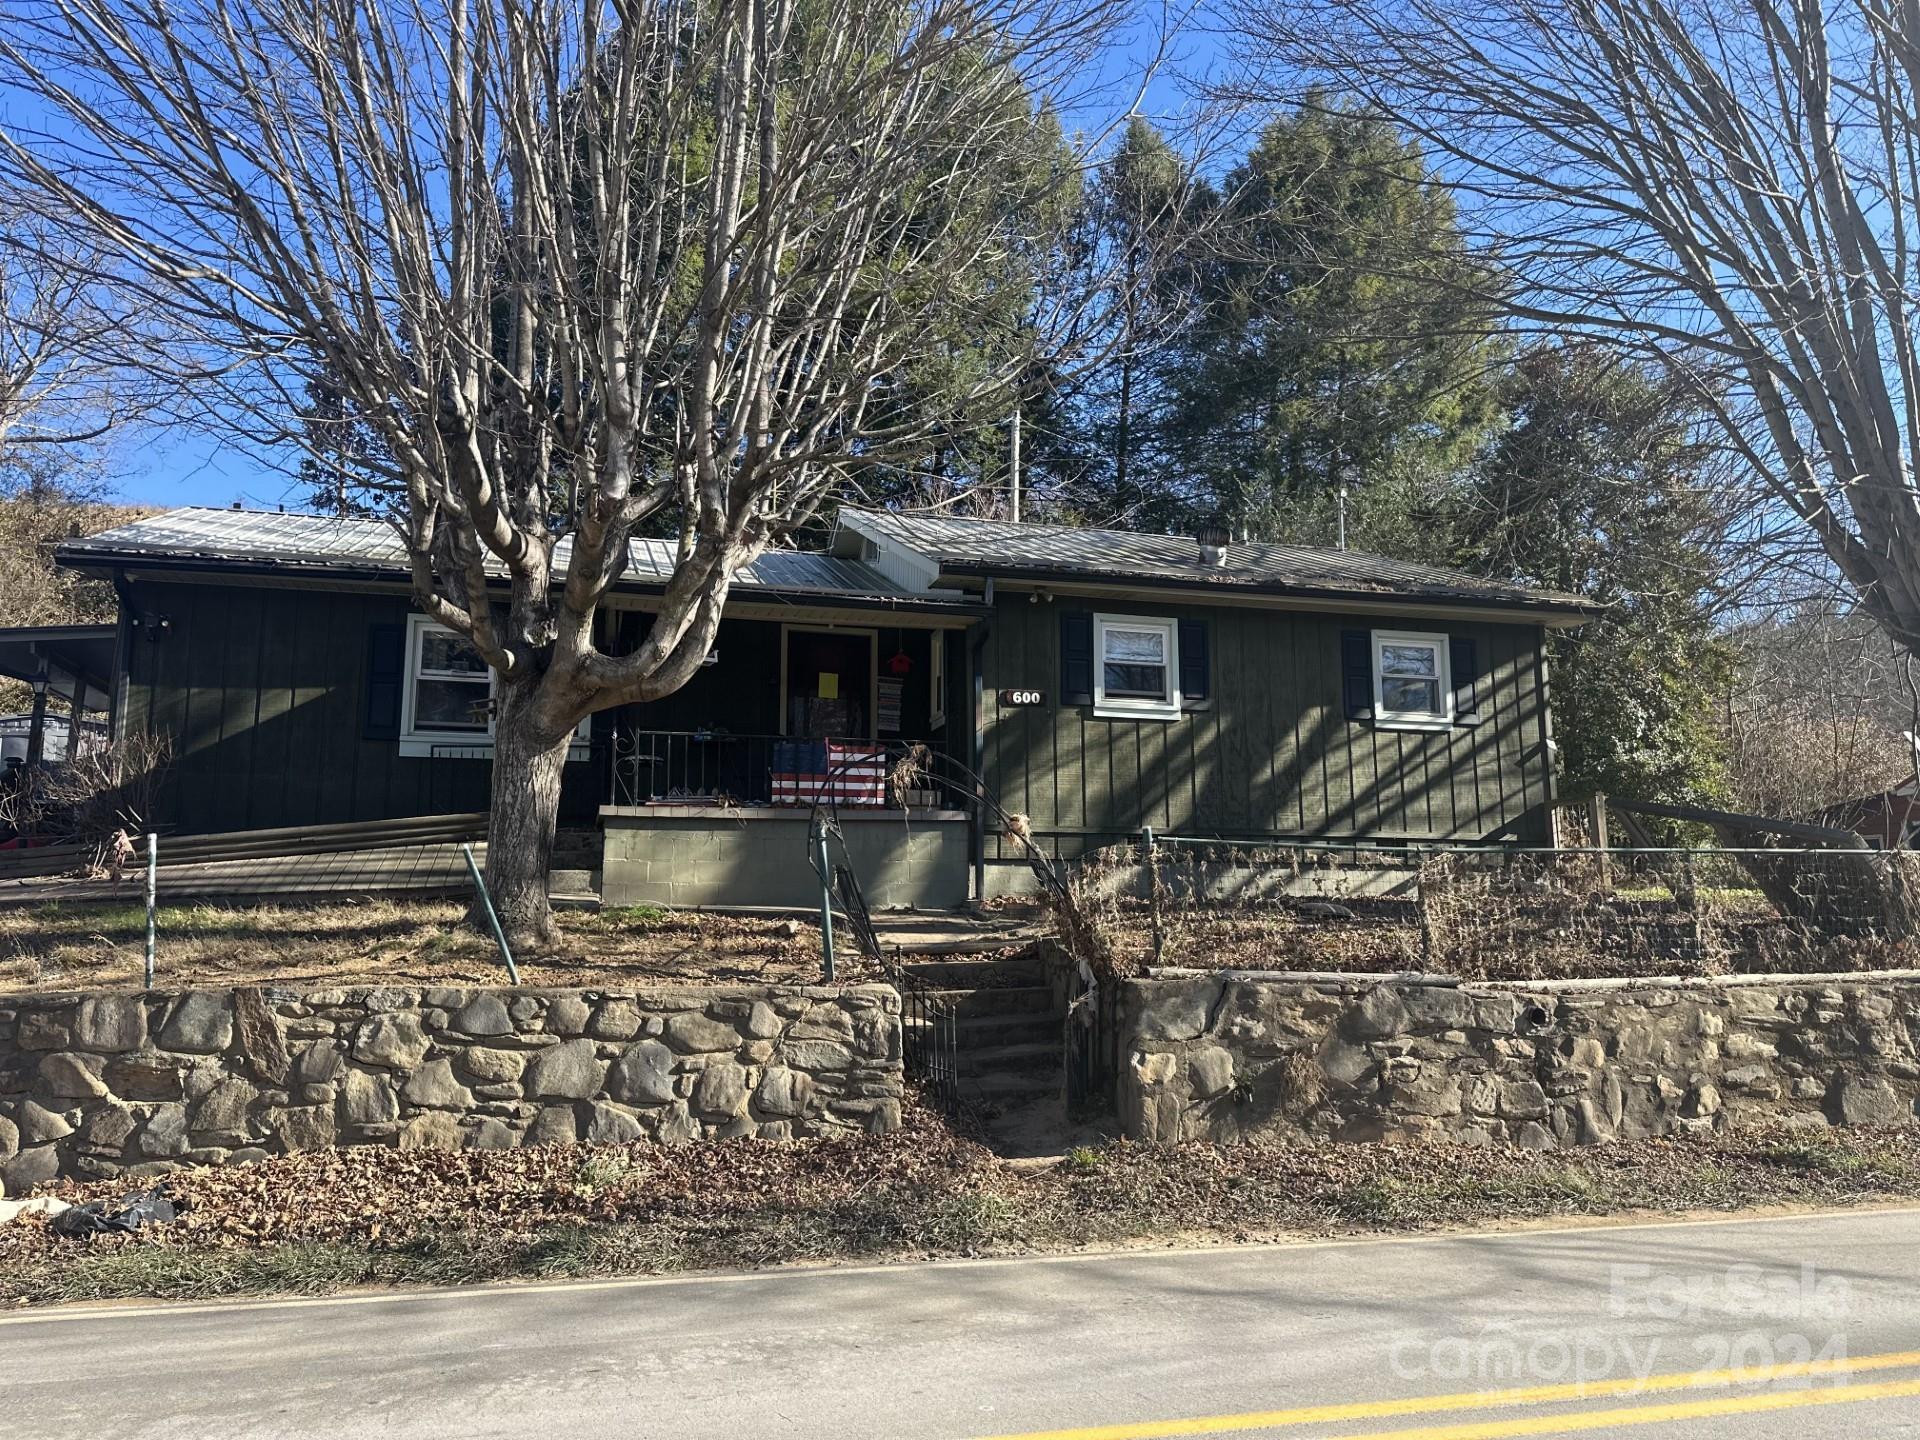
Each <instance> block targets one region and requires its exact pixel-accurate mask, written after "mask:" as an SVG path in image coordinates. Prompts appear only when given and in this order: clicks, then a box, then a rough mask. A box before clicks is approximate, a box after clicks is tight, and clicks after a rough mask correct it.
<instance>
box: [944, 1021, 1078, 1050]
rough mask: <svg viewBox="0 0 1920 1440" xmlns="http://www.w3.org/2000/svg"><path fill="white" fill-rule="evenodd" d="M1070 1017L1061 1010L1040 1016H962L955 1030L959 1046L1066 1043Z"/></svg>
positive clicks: (966, 1047)
mask: <svg viewBox="0 0 1920 1440" xmlns="http://www.w3.org/2000/svg"><path fill="white" fill-rule="evenodd" d="M1066 1023H1067V1017H1066V1016H1065V1015H1064V1014H1060V1013H1058V1012H1048V1013H1046V1014H1041V1015H963V1016H961V1017H960V1021H959V1024H958V1025H957V1027H956V1029H957V1031H958V1034H957V1036H956V1039H957V1040H958V1042H959V1046H960V1049H961V1050H962V1051H966V1050H982V1049H993V1048H995V1047H997V1046H1001V1045H1026V1044H1035V1045H1042V1044H1052V1045H1055V1046H1059V1045H1062V1044H1064V1043H1065V1042H1064V1041H1063V1040H1062V1038H1061V1037H1062V1036H1063V1035H1064V1034H1065V1031H1066Z"/></svg>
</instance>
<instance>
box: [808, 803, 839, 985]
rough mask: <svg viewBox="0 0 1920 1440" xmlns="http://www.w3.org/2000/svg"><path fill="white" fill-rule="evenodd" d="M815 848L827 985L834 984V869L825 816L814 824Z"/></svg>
mask: <svg viewBox="0 0 1920 1440" xmlns="http://www.w3.org/2000/svg"><path fill="white" fill-rule="evenodd" d="M813 847H814V851H813V853H814V859H815V865H816V868H817V869H818V870H819V871H820V961H821V963H822V964H823V965H824V966H825V967H826V973H827V983H828V984H829V985H831V984H832V983H833V979H834V975H833V869H832V867H831V865H829V864H828V862H827V822H826V819H825V817H824V816H821V817H817V818H816V819H815V820H814V822H813Z"/></svg>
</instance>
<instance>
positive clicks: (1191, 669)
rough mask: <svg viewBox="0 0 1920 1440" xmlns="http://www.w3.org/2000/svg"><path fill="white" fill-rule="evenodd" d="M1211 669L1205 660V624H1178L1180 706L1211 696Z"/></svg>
mask: <svg viewBox="0 0 1920 1440" xmlns="http://www.w3.org/2000/svg"><path fill="white" fill-rule="evenodd" d="M1212 674H1213V667H1212V665H1211V664H1210V662H1209V660H1208V658H1207V622H1206V621H1204V620H1182V621H1181V622H1180V700H1181V703H1182V704H1186V703H1189V702H1191V701H1194V700H1206V699H1209V698H1210V697H1211V696H1212V695H1213V687H1212V685H1211V684H1210V683H1209V682H1210V681H1211V679H1212Z"/></svg>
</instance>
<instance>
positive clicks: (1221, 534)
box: [1193, 520, 1233, 569]
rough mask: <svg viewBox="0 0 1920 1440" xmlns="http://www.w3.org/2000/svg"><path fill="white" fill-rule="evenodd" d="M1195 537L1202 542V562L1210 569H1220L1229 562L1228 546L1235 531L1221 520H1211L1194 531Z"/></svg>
mask: <svg viewBox="0 0 1920 1440" xmlns="http://www.w3.org/2000/svg"><path fill="white" fill-rule="evenodd" d="M1193 538H1194V539H1195V540H1197V541H1198V542H1199V544H1200V563H1201V564H1202V565H1205V566H1207V567H1208V568H1209V569H1218V568H1219V567H1220V566H1222V565H1224V564H1226V563H1227V546H1228V544H1230V543H1231V542H1232V540H1233V532H1232V531H1231V530H1229V529H1227V527H1226V526H1225V525H1223V524H1221V523H1220V522H1219V521H1217V520H1214V521H1210V522H1208V523H1207V524H1205V525H1202V526H1201V527H1200V528H1199V529H1198V530H1196V531H1195V532H1194V536H1193Z"/></svg>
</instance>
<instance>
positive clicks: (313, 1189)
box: [0, 1109, 1920, 1306]
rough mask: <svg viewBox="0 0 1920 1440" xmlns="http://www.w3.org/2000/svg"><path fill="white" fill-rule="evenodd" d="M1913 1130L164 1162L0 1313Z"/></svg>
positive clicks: (1054, 1222)
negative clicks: (1518, 1146)
mask: <svg viewBox="0 0 1920 1440" xmlns="http://www.w3.org/2000/svg"><path fill="white" fill-rule="evenodd" d="M1915 1138H1916V1135H1915V1132H1914V1131H1913V1130H1910V1129H1900V1130H1879V1131H1864V1130H1858V1131H1847V1132H1833V1133H1821V1134H1817V1135H1809V1134H1806V1133H1805V1132H1796V1131H1773V1132H1761V1133H1753V1134H1745V1135H1731V1136H1722V1137H1714V1138H1702V1139H1672V1140H1645V1141H1636V1142H1632V1143H1627V1144H1619V1145H1610V1146H1596V1147H1592V1148H1589V1149H1582V1150H1571V1151H1559V1152H1549V1153H1545V1154H1540V1153H1534V1152H1531V1151H1522V1150H1505V1149H1471V1148H1466V1147H1460V1146H1444V1145H1407V1146H1390V1145H1341V1144H1335V1143H1331V1142H1289V1143H1287V1144H1285V1145H1275V1146H1254V1145H1245V1146H1217V1145H1203V1144H1191V1145H1180V1146H1174V1147H1167V1148H1158V1147H1151V1146H1141V1145H1130V1144H1126V1143H1124V1142H1116V1143H1113V1144H1109V1145H1101V1146H1083V1147H1080V1148H1079V1149H1076V1150H1074V1151H1072V1152H1071V1153H1069V1154H1068V1155H1067V1156H1065V1157H1063V1158H1062V1159H1061V1161H1060V1162H1058V1163H1056V1164H1054V1165H1053V1166H1051V1167H1050V1168H1046V1169H1040V1170H1035V1169H1032V1168H1026V1167H1020V1168H1016V1167H1013V1166H1009V1165H1007V1164H1004V1163H1002V1162H1000V1161H998V1160H996V1159H995V1158H994V1157H993V1155H992V1154H991V1153H990V1152H988V1151H987V1150H986V1149H985V1148H984V1147H982V1146H981V1145H979V1144H977V1143H975V1142H973V1141H971V1140H969V1139H967V1138H966V1137H964V1136H960V1135H957V1134H955V1133H954V1132H953V1131H952V1130H950V1129H949V1128H948V1127H947V1126H946V1125H944V1124H943V1123H942V1122H941V1121H940V1120H939V1118H938V1117H936V1116H934V1115H931V1114H929V1113H928V1112H927V1111H925V1110H915V1109H910V1110H909V1111H908V1114H907V1125H906V1127H905V1128H904V1129H902V1130H900V1131H899V1132H896V1133H895V1134H893V1135H889V1136H884V1137H878V1138H859V1139H845V1140H810V1141H795V1142H791V1143H772V1142H765V1141H720V1142H713V1143H710V1144H703V1145H694V1146H683V1147H679V1148H661V1147H658V1146H652V1145H646V1144H633V1145H626V1146H616V1147H600V1148H595V1149H589V1148H582V1147H571V1146H562V1147H555V1148H551V1149H545V1150H523V1151H465V1152H459V1153H448V1152H436V1151H393V1150H380V1149H372V1148H367V1149H360V1150H350V1151H325V1152H318V1153H310V1154H303V1155H289V1156H282V1157H277V1158H274V1159H271V1160H267V1161H263V1162H262V1163H260V1164H259V1165H255V1166H250V1167H242V1168H230V1169H225V1170H188V1171H181V1172H178V1173H176V1174H175V1175H173V1176H170V1177H169V1179H168V1184H169V1186H170V1188H171V1190H172V1191H173V1193H174V1195H175V1197H176V1199H177V1200H178V1201H180V1202H181V1203H182V1204H183V1205H184V1206H185V1207H186V1208H185V1210H184V1218H183V1219H182V1220H181V1221H180V1222H178V1223H176V1224H174V1225H171V1226H166V1227H162V1228H157V1229H153V1230H147V1231H142V1232H139V1233H138V1234H136V1235H133V1236H127V1237H103V1238H101V1239H97V1240H94V1241H91V1242H80V1241H63V1240H60V1239H58V1238H57V1237H55V1236H53V1235H51V1234H50V1233H48V1231H47V1229H46V1227H45V1224H44V1222H42V1221H40V1220H38V1219H37V1218H33V1219H27V1220H22V1221H20V1222H17V1223H16V1224H13V1225H9V1226H5V1227H0V1306H4V1305H7V1304H9V1303H11V1304H14V1305H27V1304H45V1303H54V1302H59V1301H64V1300H78V1299H107V1298H133V1297H141V1296H159V1297H176V1298H189V1297H200V1296H212V1295H238V1294H265V1293H319V1292H324V1291H328V1290H336V1289H340V1288H344V1287H347V1286H354V1285H369V1284H376V1285H377V1284H389V1285H390V1284H450V1283H457V1282H465V1281H476V1280H491V1279H504V1278H508V1277H514V1276H557V1275H588V1274H610V1273H628V1274H633V1273H648V1272H653V1273H658V1272H663V1271H674V1270H686V1269H696V1268H698V1269H709V1268H717V1267H729V1268H732V1267H755V1266H764V1265H778V1264H786V1263H792V1262H796V1261H809V1262H818V1261H845V1260H859V1259H909V1258H927V1257H933V1256H943V1255H977V1254H987V1253H993V1254H1018V1253H1032V1252H1038V1251H1049V1250H1071V1249H1077V1248H1082V1247H1086V1246H1089V1245H1118V1244H1128V1243H1135V1242H1140V1241H1148V1240H1152V1241H1165V1240H1169V1239H1215V1240H1222V1241H1231V1240H1247V1239H1259V1238H1265V1237H1269V1236H1273V1235H1277V1234H1293V1235H1299V1234H1325V1233H1330V1232H1342V1231H1404V1230H1431V1229H1436V1228H1442V1227H1460V1226H1475V1225H1485V1224H1488V1223H1507V1222H1513V1221H1522V1220H1539V1219H1547V1218H1554V1217H1573V1216H1602V1215H1619V1214H1629V1213H1647V1212H1655V1213H1660V1212H1681V1211H1699V1210H1738V1209H1742V1208H1747V1207H1754V1206H1769V1207H1776V1206H1794V1205H1845V1204H1857V1203H1861V1202H1866V1201H1874V1200H1884V1199H1888V1198H1900V1199H1911V1198H1913V1197H1915V1196H1917V1195H1920V1150H1916V1146H1915ZM136 1188H137V1187H136V1186H135V1185H133V1184H132V1183H130V1182H124V1181H122V1182H115V1183H100V1184H93V1185H87V1186H81V1185H75V1184H71V1183H69V1184H65V1185H62V1186H61V1187H60V1189H61V1190H62V1192H63V1193H65V1194H67V1195H68V1196H69V1198H72V1199H76V1200H79V1199H119V1198H121V1197H124V1196H125V1195H127V1194H128V1193H129V1192H131V1191H132V1190H134V1189H136Z"/></svg>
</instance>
